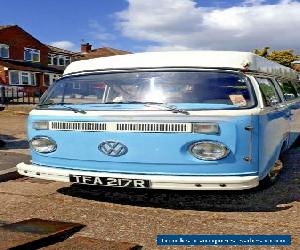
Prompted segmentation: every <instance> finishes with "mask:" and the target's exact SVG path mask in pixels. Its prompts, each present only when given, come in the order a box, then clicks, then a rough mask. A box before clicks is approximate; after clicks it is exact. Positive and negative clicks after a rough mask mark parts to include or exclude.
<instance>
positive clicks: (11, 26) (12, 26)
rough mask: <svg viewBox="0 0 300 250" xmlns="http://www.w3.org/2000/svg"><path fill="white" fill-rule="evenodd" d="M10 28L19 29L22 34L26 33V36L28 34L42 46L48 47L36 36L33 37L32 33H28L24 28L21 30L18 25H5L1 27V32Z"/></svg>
mask: <svg viewBox="0 0 300 250" xmlns="http://www.w3.org/2000/svg"><path fill="white" fill-rule="evenodd" d="M9 28H17V29H19V30H21V31H22V32H24V33H25V34H27V35H28V36H29V37H31V38H32V39H33V40H35V41H37V42H38V43H39V44H40V45H41V46H44V47H47V46H46V45H45V44H43V43H42V42H41V41H40V40H38V39H36V38H35V37H34V36H32V35H31V34H30V33H28V32H27V31H26V30H24V29H23V28H21V27H20V26H18V25H3V26H0V31H2V30H5V29H9Z"/></svg>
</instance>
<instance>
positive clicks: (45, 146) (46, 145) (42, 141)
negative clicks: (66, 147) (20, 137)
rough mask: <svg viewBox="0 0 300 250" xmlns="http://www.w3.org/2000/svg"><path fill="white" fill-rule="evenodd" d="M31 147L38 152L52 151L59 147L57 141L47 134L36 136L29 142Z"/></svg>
mask: <svg viewBox="0 0 300 250" xmlns="http://www.w3.org/2000/svg"><path fill="white" fill-rule="evenodd" d="M29 145H30V148H31V149H32V150H34V151H36V152H38V153H43V154H47V153H51V152H54V151H55V150H56V148H57V145H56V142H55V141H54V140H52V139H51V138H49V137H47V136H36V137H34V138H32V139H31V140H30V142H29Z"/></svg>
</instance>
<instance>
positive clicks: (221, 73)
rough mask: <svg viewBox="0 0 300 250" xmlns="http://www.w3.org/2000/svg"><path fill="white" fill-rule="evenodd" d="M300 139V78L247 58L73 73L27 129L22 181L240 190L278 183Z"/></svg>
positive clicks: (135, 60)
mask: <svg viewBox="0 0 300 250" xmlns="http://www.w3.org/2000/svg"><path fill="white" fill-rule="evenodd" d="M299 132H300V84H299V81H298V80H297V74H296V72H295V71H293V70H291V69H289V68H287V67H284V66H281V65H279V64H277V63H274V62H271V61H268V60H266V59H264V58H262V57H259V56H257V55H254V54H252V53H247V52H228V51H227V52H224V51H189V52H148V53H137V54H129V55H120V56H112V57H106V58H97V59H91V60H84V61H77V62H73V63H71V64H70V65H69V66H68V67H67V69H66V70H65V72H64V75H63V77H62V78H60V79H59V80H58V81H57V82H55V83H54V84H53V85H52V86H51V87H50V88H49V89H48V91H47V92H46V93H45V94H44V96H43V97H42V100H41V102H40V104H39V105H38V106H37V107H36V109H34V110H33V111H32V112H31V113H30V115H29V119H28V139H29V141H30V148H31V154H32V163H31V164H25V163H20V164H18V166H17V167H18V171H19V173H20V174H22V175H26V176H30V177H36V178H41V179H47V180H57V181H64V182H72V183H82V184H88V185H99V186H113V187H132V188H152V189H178V190H241V189H249V188H253V187H255V186H258V185H259V183H260V182H261V183H268V184H271V183H273V182H274V181H275V180H276V179H277V178H278V174H279V172H280V170H281V169H282V167H283V164H282V161H281V160H280V159H281V158H280V156H281V154H282V152H283V151H285V150H287V149H288V148H289V147H290V146H291V145H292V143H293V142H294V141H295V140H296V138H297V137H298V135H299Z"/></svg>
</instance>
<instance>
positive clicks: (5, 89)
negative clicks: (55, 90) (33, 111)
mask: <svg viewBox="0 0 300 250" xmlns="http://www.w3.org/2000/svg"><path fill="white" fill-rule="evenodd" d="M41 96H42V90H41V89H39V88H38V87H35V88H24V87H16V86H3V85H0V104H8V105H9V104H37V103H38V102H39V100H40V98H41Z"/></svg>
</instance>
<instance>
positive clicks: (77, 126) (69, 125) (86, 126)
mask: <svg viewBox="0 0 300 250" xmlns="http://www.w3.org/2000/svg"><path fill="white" fill-rule="evenodd" d="M50 129H51V130H77V131H106V123H101V122H50Z"/></svg>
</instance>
